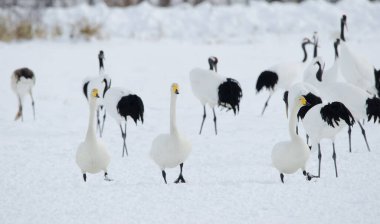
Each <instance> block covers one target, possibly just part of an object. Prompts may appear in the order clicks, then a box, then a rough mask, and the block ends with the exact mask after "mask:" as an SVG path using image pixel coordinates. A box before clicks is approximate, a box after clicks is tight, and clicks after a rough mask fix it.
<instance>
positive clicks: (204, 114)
mask: <svg viewBox="0 0 380 224" xmlns="http://www.w3.org/2000/svg"><path fill="white" fill-rule="evenodd" d="M205 119H206V106H205V105H203V120H202V124H201V130H200V131H199V134H201V133H202V128H203V124H204V123H205Z"/></svg>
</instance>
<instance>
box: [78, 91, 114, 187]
mask: <svg viewBox="0 0 380 224" xmlns="http://www.w3.org/2000/svg"><path fill="white" fill-rule="evenodd" d="M99 97H100V96H99V91H98V90H97V89H92V90H91V93H90V95H89V108H90V110H89V112H90V116H89V122H88V129H87V134H86V138H85V140H84V142H82V143H80V145H79V147H78V149H77V154H76V163H77V165H78V166H79V168H80V170H81V172H82V175H83V180H84V181H85V182H86V180H87V173H93V174H95V173H99V172H101V171H103V172H104V180H106V181H110V180H111V179H109V177H108V173H107V172H108V165H109V164H110V161H111V158H110V155H109V154H108V152H107V148H106V146H105V145H104V143H102V142H101V141H100V140H99V139H97V138H96V130H95V127H94V119H95V110H96V108H97V103H96V101H97V99H99Z"/></svg>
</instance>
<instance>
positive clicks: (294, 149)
mask: <svg viewBox="0 0 380 224" xmlns="http://www.w3.org/2000/svg"><path fill="white" fill-rule="evenodd" d="M290 100H291V102H295V103H294V104H293V108H291V112H290V119H289V135H290V141H282V142H278V143H277V144H276V145H275V146H274V147H273V149H272V164H273V166H274V167H275V168H276V169H277V170H278V171H279V172H280V178H281V182H282V183H284V174H292V173H295V172H296V171H297V170H299V169H301V170H302V172H303V175H305V176H306V177H307V180H311V179H312V178H313V177H315V176H313V175H311V174H309V173H308V172H306V164H307V161H308V160H309V156H310V149H309V146H308V145H307V144H306V143H305V142H304V141H303V140H302V138H301V137H300V136H298V135H297V134H296V124H297V113H298V111H299V109H300V108H301V107H302V106H305V105H307V104H308V102H307V101H306V99H305V97H304V96H298V97H297V98H296V99H290Z"/></svg>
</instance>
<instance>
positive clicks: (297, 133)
mask: <svg viewBox="0 0 380 224" xmlns="http://www.w3.org/2000/svg"><path fill="white" fill-rule="evenodd" d="M296 134H297V135H298V124H297V125H296Z"/></svg>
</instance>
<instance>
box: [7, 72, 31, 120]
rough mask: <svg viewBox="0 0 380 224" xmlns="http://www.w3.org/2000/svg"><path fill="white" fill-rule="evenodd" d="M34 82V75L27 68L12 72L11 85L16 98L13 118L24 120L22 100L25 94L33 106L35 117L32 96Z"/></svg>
mask: <svg viewBox="0 0 380 224" xmlns="http://www.w3.org/2000/svg"><path fill="white" fill-rule="evenodd" d="M35 84H36V76H35V75H34V73H33V71H32V70H30V69H29V68H20V69H17V70H15V71H14V72H13V74H12V76H11V87H12V90H13V91H14V92H15V93H16V95H17V99H18V111H17V114H16V117H15V120H18V119H20V118H21V121H24V116H23V115H24V114H23V102H24V97H25V96H26V95H28V94H29V95H30V98H31V100H32V107H33V118H34V119H36V110H35V104H34V98H33V87H34V86H35Z"/></svg>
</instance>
